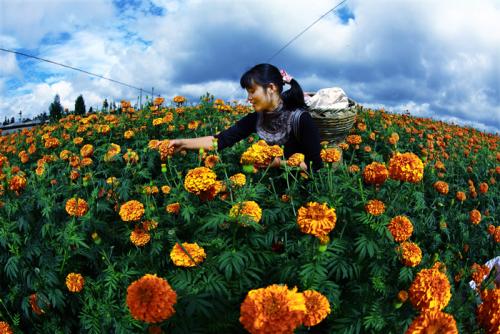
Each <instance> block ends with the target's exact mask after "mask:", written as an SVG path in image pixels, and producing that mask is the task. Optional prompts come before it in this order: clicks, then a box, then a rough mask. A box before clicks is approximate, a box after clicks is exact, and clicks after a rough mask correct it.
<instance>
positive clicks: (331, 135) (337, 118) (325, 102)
mask: <svg viewBox="0 0 500 334" xmlns="http://www.w3.org/2000/svg"><path fill="white" fill-rule="evenodd" d="M307 95H309V96H310V98H309V99H307V101H306V104H307V105H308V106H309V111H310V113H311V116H312V119H313V121H314V122H315V124H316V126H317V127H318V130H319V135H320V139H321V141H328V142H330V143H333V142H337V143H338V142H341V141H343V140H344V139H345V137H346V136H347V135H348V134H349V132H350V130H351V128H352V127H353V125H354V122H355V121H356V115H357V113H358V108H359V107H356V104H355V102H354V101H353V100H351V99H349V98H348V97H347V96H346V95H345V93H344V91H343V90H342V89H341V88H325V89H321V90H319V91H318V92H317V93H313V94H311V93H307Z"/></svg>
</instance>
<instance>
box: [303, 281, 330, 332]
mask: <svg viewBox="0 0 500 334" xmlns="http://www.w3.org/2000/svg"><path fill="white" fill-rule="evenodd" d="M302 295H303V296H304V298H305V301H306V309H307V311H306V315H305V317H304V321H303V324H304V326H307V327H310V326H315V325H317V324H319V323H320V322H321V321H323V319H325V318H326V317H327V316H328V314H330V312H331V309H330V302H329V301H328V299H327V298H326V297H325V296H323V295H322V294H321V293H319V292H317V291H314V290H306V291H304V292H303V293H302Z"/></svg>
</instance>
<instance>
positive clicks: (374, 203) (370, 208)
mask: <svg viewBox="0 0 500 334" xmlns="http://www.w3.org/2000/svg"><path fill="white" fill-rule="evenodd" d="M365 210H366V212H367V213H369V214H371V215H373V216H380V215H381V214H383V213H384V212H385V204H384V202H382V201H379V200H378V199H371V200H369V201H368V203H366V205H365Z"/></svg>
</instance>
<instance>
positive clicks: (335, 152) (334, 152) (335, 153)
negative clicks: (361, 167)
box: [320, 147, 342, 163]
mask: <svg viewBox="0 0 500 334" xmlns="http://www.w3.org/2000/svg"><path fill="white" fill-rule="evenodd" d="M320 156H321V160H323V161H324V162H329V163H335V162H339V161H340V159H341V158H342V152H341V151H340V150H339V149H337V148H335V147H329V148H324V149H322V150H321V152H320Z"/></svg>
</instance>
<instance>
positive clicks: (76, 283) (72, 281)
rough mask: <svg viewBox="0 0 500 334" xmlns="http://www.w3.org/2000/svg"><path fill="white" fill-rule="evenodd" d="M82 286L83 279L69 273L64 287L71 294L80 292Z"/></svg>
mask: <svg viewBox="0 0 500 334" xmlns="http://www.w3.org/2000/svg"><path fill="white" fill-rule="evenodd" d="M84 284H85V279H84V278H83V276H82V275H81V274H78V273H69V274H68V276H66V287H67V288H68V290H69V291H71V292H80V291H82V289H83V285H84Z"/></svg>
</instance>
